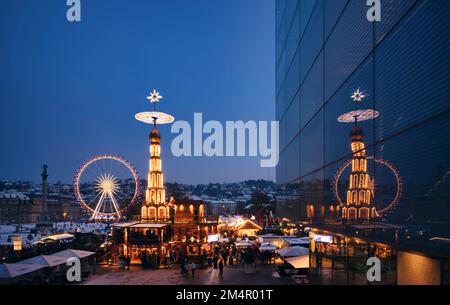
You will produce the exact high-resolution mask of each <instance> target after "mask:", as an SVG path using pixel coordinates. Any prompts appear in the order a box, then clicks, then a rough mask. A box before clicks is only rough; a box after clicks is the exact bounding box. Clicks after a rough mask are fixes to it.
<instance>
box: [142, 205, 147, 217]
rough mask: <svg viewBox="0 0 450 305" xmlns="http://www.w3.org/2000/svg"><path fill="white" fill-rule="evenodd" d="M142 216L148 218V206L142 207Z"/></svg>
mask: <svg viewBox="0 0 450 305" xmlns="http://www.w3.org/2000/svg"><path fill="white" fill-rule="evenodd" d="M141 217H142V218H147V217H148V212H147V208H146V207H142V209H141Z"/></svg>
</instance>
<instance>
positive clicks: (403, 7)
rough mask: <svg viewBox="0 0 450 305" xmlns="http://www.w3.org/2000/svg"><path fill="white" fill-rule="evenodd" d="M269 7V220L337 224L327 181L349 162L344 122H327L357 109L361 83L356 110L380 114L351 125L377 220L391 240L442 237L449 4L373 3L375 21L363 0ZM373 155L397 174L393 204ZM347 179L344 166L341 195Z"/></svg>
mask: <svg viewBox="0 0 450 305" xmlns="http://www.w3.org/2000/svg"><path fill="white" fill-rule="evenodd" d="M275 5H276V116H277V120H278V121H280V162H279V164H278V166H277V174H276V177H277V185H278V194H277V216H279V217H287V218H289V219H291V220H297V221H305V222H308V223H309V224H310V225H312V226H315V225H317V226H322V227H326V226H329V225H336V226H337V224H338V223H340V226H341V228H342V218H341V210H340V209H339V201H338V200H337V198H336V196H335V194H334V192H333V183H334V181H333V179H334V178H335V175H336V173H337V171H338V170H339V169H340V168H341V166H342V165H343V164H344V163H345V162H346V160H349V159H351V158H352V151H351V148H350V138H349V134H350V131H351V128H352V124H348V123H347V124H346V123H340V122H338V120H337V118H338V117H339V116H340V115H342V114H344V113H347V112H349V111H352V110H354V109H355V103H354V102H353V101H352V99H351V95H352V93H353V92H354V91H355V90H356V89H358V88H360V89H361V90H363V92H364V94H365V95H366V97H365V99H364V100H363V101H362V102H361V103H359V105H358V107H360V108H363V109H374V110H376V111H378V112H379V114H380V115H379V117H378V118H376V119H374V120H368V121H365V122H361V123H359V126H360V127H361V128H362V129H363V130H364V134H365V138H364V142H365V146H366V154H367V156H372V157H373V158H372V159H368V163H369V164H368V170H369V172H370V175H371V176H372V177H373V179H374V181H375V191H374V199H373V200H374V204H375V206H376V207H377V210H379V211H380V210H383V209H386V208H389V213H386V214H385V215H383V217H382V221H383V223H388V224H390V225H398V226H401V227H398V228H399V230H396V232H395V234H397V236H396V237H392V238H397V240H396V241H397V242H398V241H399V240H400V241H399V243H400V244H402V240H404V241H405V243H407V242H409V241H413V243H417V244H421V245H422V248H426V249H428V250H429V249H430V248H432V246H431V244H430V243H431V241H430V239H432V238H435V237H439V238H444V240H446V239H447V242H449V241H450V240H448V238H450V95H449V88H450V74H449V67H450V61H449V54H450V43H449V34H450V24H449V23H450V22H449V15H450V2H449V1H445V0H381V21H380V22H369V21H368V19H367V11H368V10H369V7H368V6H367V5H366V1H365V0H277V1H276V4H275ZM376 159H379V160H387V161H389V163H390V164H392V165H393V166H394V167H395V169H396V170H397V171H398V173H399V176H400V177H401V181H400V182H401V183H400V187H401V193H402V194H401V198H400V200H399V202H398V204H395V205H394V206H392V207H390V206H389V204H390V203H391V202H392V201H393V200H394V198H395V196H396V194H397V190H398V187H399V185H398V184H399V183H398V181H397V180H396V177H395V175H394V174H393V172H392V171H391V170H389V168H387V167H386V166H385V165H383V164H380V163H377V162H375V161H374V160H376ZM348 176H349V171H348V170H347V171H344V172H343V173H342V175H341V177H340V179H339V183H338V186H339V187H338V192H337V193H338V194H340V196H342V197H343V196H345V186H346V185H348V183H349V177H348ZM344 201H345V200H344ZM345 229H347V228H345ZM360 231H361V230H360ZM388 231H389V230H388ZM405 232H409V233H405ZM371 234H372V233H371ZM378 237H380V238H381V236H378ZM378 237H377V238H378ZM386 238H388V237H386ZM408 240H409V241H408ZM439 247H440V246H439ZM433 249H434V248H433ZM447 250H448V249H447ZM437 252H439V253H443V252H442V251H441V250H440V248H439V249H438V250H437ZM447 268H448V265H447Z"/></svg>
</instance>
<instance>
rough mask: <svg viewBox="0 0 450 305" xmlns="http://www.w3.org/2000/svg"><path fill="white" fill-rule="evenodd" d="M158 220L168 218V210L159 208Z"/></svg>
mask: <svg viewBox="0 0 450 305" xmlns="http://www.w3.org/2000/svg"><path fill="white" fill-rule="evenodd" d="M158 218H159V219H164V218H166V208H165V207H159V208H158Z"/></svg>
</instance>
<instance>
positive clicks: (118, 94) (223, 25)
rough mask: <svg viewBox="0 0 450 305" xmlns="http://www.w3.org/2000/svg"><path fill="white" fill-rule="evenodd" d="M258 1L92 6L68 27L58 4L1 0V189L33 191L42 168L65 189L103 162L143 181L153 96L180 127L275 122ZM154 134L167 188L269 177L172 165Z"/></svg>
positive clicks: (232, 163) (209, 163)
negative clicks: (145, 116) (118, 160)
mask: <svg viewBox="0 0 450 305" xmlns="http://www.w3.org/2000/svg"><path fill="white" fill-rule="evenodd" d="M257 2H258V5H255V3H256V1H246V2H242V3H241V2H240V1H226V3H225V2H224V1H222V2H221V1H216V2H215V3H214V4H211V3H209V2H208V1H199V2H194V3H189V4H187V3H185V2H184V1H174V2H171V3H170V4H165V3H162V2H158V1H142V2H140V5H139V6H137V5H134V4H128V3H124V2H122V1H112V2H111V3H108V9H105V7H104V6H103V5H101V4H99V3H92V2H88V3H83V18H82V21H81V22H79V23H69V22H67V20H66V18H65V13H66V10H67V6H66V5H65V3H59V2H51V3H50V2H46V3H42V2H39V1H31V2H27V5H26V8H27V9H26V10H25V9H23V3H21V2H20V1H14V2H12V1H8V2H2V4H1V6H2V9H1V13H0V14H1V18H0V20H1V21H0V22H1V24H2V26H3V27H8V28H10V31H3V32H2V33H1V34H0V41H2V44H3V45H4V46H5V47H4V48H2V50H0V55H1V56H0V64H1V65H2V66H3V67H4V70H3V72H2V73H1V80H2V84H3V85H2V90H1V91H0V98H1V99H2V101H3V102H2V103H1V111H0V118H1V120H0V126H1V138H2V141H3V142H4V143H8V144H7V145H6V149H4V150H2V152H0V157H1V158H0V160H1V161H0V167H1V168H2V171H1V173H0V179H8V180H26V181H32V182H39V179H40V176H39V172H40V167H41V166H42V164H48V166H49V182H56V181H62V182H64V183H70V182H71V181H72V178H73V175H74V173H75V171H76V169H77V168H78V166H79V165H80V164H81V163H82V162H84V161H85V160H86V159H89V158H90V157H92V156H93V155H98V154H118V155H121V156H123V157H124V158H126V159H128V160H130V161H131V162H132V163H133V164H134V165H135V166H136V167H137V168H138V171H139V173H140V174H141V175H144V174H145V171H146V162H147V160H146V157H147V148H146V145H147V136H148V133H149V132H150V129H149V128H148V126H144V125H142V124H139V122H136V121H135V119H134V114H135V113H136V112H138V111H146V110H151V107H152V106H151V105H150V103H149V102H148V100H147V99H146V96H148V94H149V92H150V91H151V90H153V89H154V88H157V89H158V91H159V92H160V93H161V94H162V95H163V96H164V100H163V102H162V103H161V105H159V109H160V110H161V111H167V112H169V113H173V114H174V116H175V117H176V118H177V119H178V120H186V121H188V122H192V121H193V114H194V112H202V113H203V117H204V119H205V121H207V120H217V121H221V122H224V121H226V120H234V121H237V120H243V121H248V120H273V119H274V113H275V109H274V106H273V101H274V99H275V80H274V79H275V77H274V75H273V72H274V69H275V68H274V67H275V63H274V61H275V52H274V36H275V34H274V5H273V2H272V1H257ZM230 11H233V12H234V13H233V14H229V12H230ZM118 12H120V13H118ZM117 20H123V22H117ZM44 21H45V22H44ZM188 25H189V26H188ZM217 33H220V34H221V35H217ZM18 37H20V38H18ZM118 41H120V42H121V43H117V42H118ZM25 71H26V73H25ZM61 75H63V77H61ZM18 88H20V90H19V89H18ZM205 88H208V90H205ZM236 109H239V111H236ZM160 130H161V134H162V154H163V156H164V158H165V160H166V162H165V171H166V173H167V174H166V177H167V181H176V182H180V183H188V184H198V183H208V182H235V181H242V180H247V179H268V178H270V179H271V180H274V179H275V174H274V172H275V171H274V169H270V170H268V169H266V168H261V167H260V166H259V158H257V157H238V158H226V157H223V158H206V157H181V158H176V157H174V156H172V154H171V152H170V143H171V140H172V139H173V138H174V137H175V136H176V135H175V134H171V133H170V127H167V126H164V127H162V128H160ZM211 168H214V170H213V171H211V170H210V169H211Z"/></svg>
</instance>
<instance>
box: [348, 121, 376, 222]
mask: <svg viewBox="0 0 450 305" xmlns="http://www.w3.org/2000/svg"><path fill="white" fill-rule="evenodd" d="M350 138H351V143H352V144H351V148H352V152H353V157H352V171H351V173H350V183H349V187H348V191H347V199H346V205H345V207H343V208H342V217H343V218H345V219H347V220H362V221H368V220H370V219H373V218H375V217H377V212H376V209H375V207H373V198H374V195H375V194H374V189H375V183H374V179H373V178H371V177H370V175H369V173H368V171H367V156H366V148H365V144H364V142H363V140H364V132H363V130H362V129H361V127H359V126H357V125H355V126H354V127H353V128H352V131H351V132H350Z"/></svg>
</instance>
